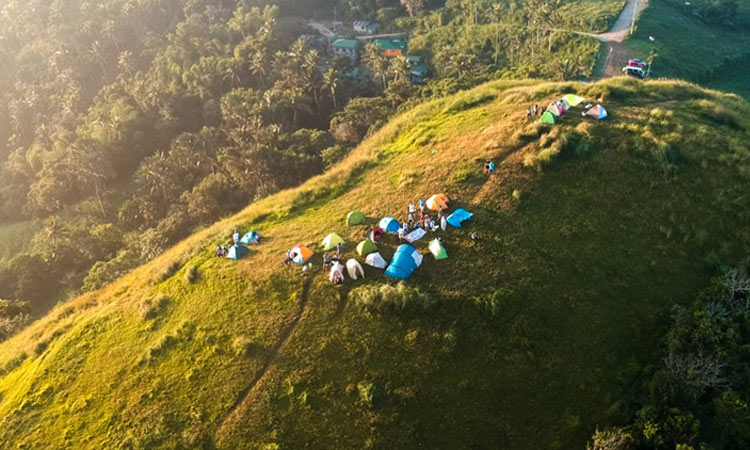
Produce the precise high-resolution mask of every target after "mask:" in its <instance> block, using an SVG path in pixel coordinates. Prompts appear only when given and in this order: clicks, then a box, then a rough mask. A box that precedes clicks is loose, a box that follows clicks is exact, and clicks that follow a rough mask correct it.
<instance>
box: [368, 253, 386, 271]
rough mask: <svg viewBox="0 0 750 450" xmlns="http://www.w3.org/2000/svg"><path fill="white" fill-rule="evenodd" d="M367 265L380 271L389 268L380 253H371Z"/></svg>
mask: <svg viewBox="0 0 750 450" xmlns="http://www.w3.org/2000/svg"><path fill="white" fill-rule="evenodd" d="M365 264H367V265H368V266H372V267H375V268H378V269H385V268H386V267H387V266H388V263H387V262H385V259H383V257H382V256H380V253H377V252H375V253H370V254H369V255H367V257H366V258H365Z"/></svg>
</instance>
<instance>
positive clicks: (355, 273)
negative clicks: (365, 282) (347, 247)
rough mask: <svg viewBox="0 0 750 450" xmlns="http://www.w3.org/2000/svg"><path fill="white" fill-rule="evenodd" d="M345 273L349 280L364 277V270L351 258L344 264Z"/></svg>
mask: <svg viewBox="0 0 750 450" xmlns="http://www.w3.org/2000/svg"><path fill="white" fill-rule="evenodd" d="M346 272H347V273H348V274H349V278H351V279H352V280H356V279H357V278H360V277H362V278H364V277H365V269H363V268H362V265H361V264H360V263H359V261H357V260H356V259H354V258H352V259H350V260H349V261H347V262H346Z"/></svg>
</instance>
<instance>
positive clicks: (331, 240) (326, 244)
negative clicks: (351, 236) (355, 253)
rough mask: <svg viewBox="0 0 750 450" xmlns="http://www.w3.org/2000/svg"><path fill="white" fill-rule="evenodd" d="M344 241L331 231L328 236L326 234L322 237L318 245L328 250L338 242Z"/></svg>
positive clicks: (342, 242)
mask: <svg viewBox="0 0 750 450" xmlns="http://www.w3.org/2000/svg"><path fill="white" fill-rule="evenodd" d="M345 242H346V241H344V238H342V237H341V236H339V235H338V234H336V233H331V234H329V235H328V236H326V238H325V239H323V242H321V243H320V245H321V246H322V247H323V250H325V251H328V250H331V249H334V248H336V246H337V245H339V244H342V245H343V244H344V243H345Z"/></svg>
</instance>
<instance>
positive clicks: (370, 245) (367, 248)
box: [357, 239, 378, 256]
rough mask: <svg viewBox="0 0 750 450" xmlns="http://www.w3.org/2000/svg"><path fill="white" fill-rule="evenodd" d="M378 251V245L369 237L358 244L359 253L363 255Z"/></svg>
mask: <svg viewBox="0 0 750 450" xmlns="http://www.w3.org/2000/svg"><path fill="white" fill-rule="evenodd" d="M376 251H378V246H377V245H375V243H374V242H372V241H371V240H369V239H365V240H364V241H362V242H360V243H359V244H357V253H359V254H360V255H361V256H365V255H369V254H370V253H375V252H376Z"/></svg>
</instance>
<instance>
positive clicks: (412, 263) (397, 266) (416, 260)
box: [385, 244, 422, 280]
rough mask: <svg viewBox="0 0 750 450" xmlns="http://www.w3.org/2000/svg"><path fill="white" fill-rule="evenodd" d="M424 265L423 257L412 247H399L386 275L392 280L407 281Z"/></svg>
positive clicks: (405, 245)
mask: <svg viewBox="0 0 750 450" xmlns="http://www.w3.org/2000/svg"><path fill="white" fill-rule="evenodd" d="M421 264H422V255H421V254H420V253H419V252H418V251H417V250H416V249H415V248H414V247H412V246H411V245H408V244H403V245H399V247H398V249H396V253H395V254H394V255H393V259H392V260H391V264H390V265H389V266H388V269H386V271H385V274H386V275H388V276H389V277H391V278H398V279H400V280H405V279H407V278H409V277H410V276H411V275H412V273H414V271H415V270H416V269H417V267H419V266H420V265H421Z"/></svg>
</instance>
